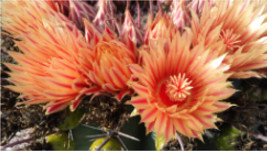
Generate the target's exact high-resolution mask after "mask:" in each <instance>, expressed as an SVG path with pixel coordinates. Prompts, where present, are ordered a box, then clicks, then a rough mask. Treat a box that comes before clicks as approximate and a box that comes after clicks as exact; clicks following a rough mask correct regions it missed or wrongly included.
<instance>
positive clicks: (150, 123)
mask: <svg viewBox="0 0 267 151" xmlns="http://www.w3.org/2000/svg"><path fill="white" fill-rule="evenodd" d="M161 41H162V40H157V41H156V42H155V43H150V45H149V46H150V49H151V50H150V51H141V54H142V57H143V64H142V65H138V64H134V65H130V69H131V71H132V72H133V76H134V77H135V78H136V79H137V80H132V81H130V82H129V85H130V86H131V87H132V88H133V89H134V90H135V91H136V92H137V93H138V96H135V97H133V98H132V100H131V104H132V105H133V106H134V107H135V108H136V109H137V111H138V112H139V113H140V115H141V122H144V123H145V125H146V127H147V130H148V131H151V130H155V132H156V133H157V134H158V135H161V136H164V137H165V138H166V140H169V139H170V138H172V137H173V136H174V135H175V131H178V132H179V133H181V134H183V135H185V136H187V137H196V138H199V139H201V138H202V136H201V134H203V133H204V132H203V130H205V129H209V128H216V126H215V124H214V122H215V121H217V120H218V118H216V115H215V114H214V113H217V112H221V111H223V110H226V109H228V108H229V107H231V106H232V105H231V104H230V103H226V102H223V101H221V100H224V99H226V98H228V97H230V96H231V95H232V94H233V93H235V90H234V89H232V88H231V83H230V82H227V81H226V80H227V78H229V76H230V74H225V73H224V71H225V68H224V69H222V68H220V65H221V62H222V60H223V58H224V56H225V55H223V56H221V57H219V58H217V59H215V60H212V59H210V57H209V52H208V51H206V52H204V53H202V49H204V45H203V44H200V45H197V46H195V47H193V48H191V44H192V43H191V40H190V39H189V38H188V37H187V36H186V35H183V36H182V37H181V36H180V34H179V33H177V34H176V35H175V36H174V37H173V40H172V41H170V40H169V42H167V43H166V42H161ZM168 44H169V46H166V45H168Z"/></svg>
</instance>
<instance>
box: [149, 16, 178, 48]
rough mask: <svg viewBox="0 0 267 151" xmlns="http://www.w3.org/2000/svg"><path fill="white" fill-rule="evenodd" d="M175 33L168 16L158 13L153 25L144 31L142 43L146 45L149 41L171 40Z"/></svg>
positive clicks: (174, 26) (175, 28) (175, 30)
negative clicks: (169, 38)
mask: <svg viewBox="0 0 267 151" xmlns="http://www.w3.org/2000/svg"><path fill="white" fill-rule="evenodd" d="M177 31H178V29H177V27H176V25H175V24H174V23H173V21H172V20H171V18H170V16H168V15H167V14H164V15H161V14H160V13H158V14H157V16H156V18H155V19H154V20H153V23H152V24H151V25H149V27H147V29H146V32H145V37H144V43H145V44H148V42H149V39H158V38H163V39H164V38H168V37H171V38H172V37H173V35H174V34H175V33H176V32H177Z"/></svg>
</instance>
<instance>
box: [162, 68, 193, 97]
mask: <svg viewBox="0 0 267 151" xmlns="http://www.w3.org/2000/svg"><path fill="white" fill-rule="evenodd" d="M191 83H192V81H189V79H188V78H186V77H185V74H181V73H179V74H178V76H177V75H174V76H170V79H169V80H168V81H167V82H166V91H165V93H166V94H167V96H168V97H169V99H170V100H172V101H175V102H177V101H180V102H181V101H183V100H184V99H185V98H186V97H187V96H189V95H190V90H191V89H192V88H193V87H192V86H190V84H191Z"/></svg>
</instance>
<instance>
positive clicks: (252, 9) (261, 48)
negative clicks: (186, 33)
mask: <svg viewBox="0 0 267 151" xmlns="http://www.w3.org/2000/svg"><path fill="white" fill-rule="evenodd" d="M213 5H214V6H213V7H210V6H208V4H207V3H206V4H204V7H203V11H202V14H201V17H200V18H199V17H198V16H197V15H196V14H195V13H192V16H193V19H192V23H191V25H192V31H193V33H192V37H193V41H194V42H193V43H194V45H197V44H198V43H199V42H202V41H203V40H204V41H205V46H206V48H209V49H212V50H213V52H214V53H217V56H219V55H222V54H225V53H227V56H226V57H225V59H224V61H223V63H225V64H228V65H230V70H229V71H228V72H233V75H232V76H231V78H249V77H258V78H260V77H262V76H264V75H263V74H261V73H259V72H257V70H259V69H261V68H266V67H267V45H266V44H267V35H266V33H267V32H266V31H267V24H266V23H264V19H265V18H266V15H267V13H266V12H264V13H263V9H264V7H263V6H264V5H262V6H259V5H256V3H254V2H252V1H232V2H230V1H216V2H214V4H213ZM215 43H222V46H223V47H225V49H220V51H218V50H217V47H215V46H214V44H215ZM214 56H216V55H214Z"/></svg>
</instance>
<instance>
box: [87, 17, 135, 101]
mask: <svg viewBox="0 0 267 151" xmlns="http://www.w3.org/2000/svg"><path fill="white" fill-rule="evenodd" d="M85 29H86V31H85V37H86V39H87V42H88V43H89V44H90V46H91V49H92V53H93V56H94V58H92V59H91V60H90V61H91V62H92V69H91V70H88V72H87V73H88V77H89V78H90V80H91V81H92V82H93V83H94V84H95V85H96V86H98V87H100V88H101V89H102V91H105V92H108V93H111V94H115V97H117V99H118V100H120V99H122V97H123V96H124V95H125V94H127V93H128V92H129V91H128V86H127V82H128V81H129V79H130V78H131V71H130V69H129V67H128V65H129V64H134V63H135V62H136V48H135V45H134V43H133V42H132V41H131V40H130V37H129V36H128V37H129V40H128V41H127V43H122V42H120V41H119V40H117V37H116V35H115V34H114V32H113V31H112V30H110V29H109V28H107V27H106V29H105V31H104V32H103V33H99V32H98V31H97V30H96V29H95V27H94V26H93V25H92V24H91V23H89V22H87V21H85Z"/></svg>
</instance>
